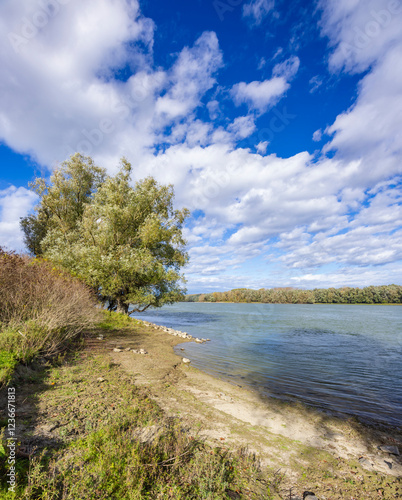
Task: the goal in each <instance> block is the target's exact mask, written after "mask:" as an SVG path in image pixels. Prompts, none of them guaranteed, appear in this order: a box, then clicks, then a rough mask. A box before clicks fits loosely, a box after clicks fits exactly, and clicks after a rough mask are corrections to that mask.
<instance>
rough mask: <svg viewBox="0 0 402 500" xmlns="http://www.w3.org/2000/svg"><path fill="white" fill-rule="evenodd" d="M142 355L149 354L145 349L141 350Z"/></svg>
mask: <svg viewBox="0 0 402 500" xmlns="http://www.w3.org/2000/svg"><path fill="white" fill-rule="evenodd" d="M139 352H140V354H148V353H147V351H146V350H145V349H140V351H139Z"/></svg>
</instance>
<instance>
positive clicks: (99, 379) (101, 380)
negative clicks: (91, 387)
mask: <svg viewBox="0 0 402 500" xmlns="http://www.w3.org/2000/svg"><path fill="white" fill-rule="evenodd" d="M96 381H97V382H104V381H105V379H104V378H103V377H99V378H97V379H96Z"/></svg>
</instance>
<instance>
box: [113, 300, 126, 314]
mask: <svg viewBox="0 0 402 500" xmlns="http://www.w3.org/2000/svg"><path fill="white" fill-rule="evenodd" d="M128 307H129V306H128V304H126V303H125V302H123V300H122V299H117V305H116V312H118V313H123V314H128Z"/></svg>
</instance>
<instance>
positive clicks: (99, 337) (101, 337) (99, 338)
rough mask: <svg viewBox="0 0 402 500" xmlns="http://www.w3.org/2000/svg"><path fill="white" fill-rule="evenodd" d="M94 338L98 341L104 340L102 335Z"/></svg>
mask: <svg viewBox="0 0 402 500" xmlns="http://www.w3.org/2000/svg"><path fill="white" fill-rule="evenodd" d="M96 338H97V339H98V340H103V339H104V337H103V335H98V336H97V337H96Z"/></svg>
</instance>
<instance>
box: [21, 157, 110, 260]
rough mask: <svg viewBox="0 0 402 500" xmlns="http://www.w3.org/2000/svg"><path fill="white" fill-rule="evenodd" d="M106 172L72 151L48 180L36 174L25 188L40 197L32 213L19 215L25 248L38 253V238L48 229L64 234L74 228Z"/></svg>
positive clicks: (43, 236)
mask: <svg viewBox="0 0 402 500" xmlns="http://www.w3.org/2000/svg"><path fill="white" fill-rule="evenodd" d="M105 177H106V171H105V170H104V169H103V168H100V167H97V166H96V165H95V164H94V162H93V160H92V159H91V158H89V157H85V156H82V155H80V154H79V153H76V154H75V155H73V156H71V158H70V160H68V161H65V162H63V163H62V164H61V166H60V168H58V169H57V170H55V172H54V173H53V175H52V176H51V179H50V181H51V183H50V184H48V183H47V182H46V181H45V179H42V178H40V177H38V178H37V179H35V181H34V182H32V183H30V184H29V187H30V188H31V189H32V190H33V191H35V192H36V194H37V195H39V197H40V204H39V205H38V206H37V207H36V213H35V214H31V215H28V216H27V217H22V218H21V222H20V225H21V228H22V230H23V232H24V243H25V245H26V247H27V248H28V250H29V251H30V252H31V253H32V254H34V255H36V256H39V255H42V253H43V249H42V241H43V240H44V239H45V237H46V235H47V233H48V231H49V230H51V229H57V230H59V231H60V232H62V233H64V234H67V233H69V232H70V231H72V230H75V229H76V228H77V224H78V222H79V221H80V220H81V218H82V215H83V213H84V208H85V205H86V204H88V203H90V202H91V199H92V196H93V194H94V193H95V191H96V190H97V189H98V187H99V186H100V185H101V184H102V183H103V182H104V181H105Z"/></svg>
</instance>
